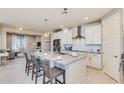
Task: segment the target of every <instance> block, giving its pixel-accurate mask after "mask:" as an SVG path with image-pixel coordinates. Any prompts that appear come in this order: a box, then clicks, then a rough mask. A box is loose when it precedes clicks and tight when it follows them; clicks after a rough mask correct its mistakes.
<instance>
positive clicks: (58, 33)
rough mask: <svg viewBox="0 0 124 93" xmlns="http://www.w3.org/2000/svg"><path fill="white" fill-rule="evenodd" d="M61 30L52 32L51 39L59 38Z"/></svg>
mask: <svg viewBox="0 0 124 93" xmlns="http://www.w3.org/2000/svg"><path fill="white" fill-rule="evenodd" d="M61 32H62V31H59V32H56V33H54V34H53V39H61V34H62V33H61Z"/></svg>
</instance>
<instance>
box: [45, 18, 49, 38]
mask: <svg viewBox="0 0 124 93" xmlns="http://www.w3.org/2000/svg"><path fill="white" fill-rule="evenodd" d="M44 21H45V32H47V21H48V19H44ZM44 37H48V35H47V33H45V34H44Z"/></svg>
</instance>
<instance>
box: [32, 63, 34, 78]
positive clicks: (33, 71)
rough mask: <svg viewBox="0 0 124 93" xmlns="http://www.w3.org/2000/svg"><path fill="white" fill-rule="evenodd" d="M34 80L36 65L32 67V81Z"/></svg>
mask: <svg viewBox="0 0 124 93" xmlns="http://www.w3.org/2000/svg"><path fill="white" fill-rule="evenodd" d="M33 78H34V65H33V67H32V80H33Z"/></svg>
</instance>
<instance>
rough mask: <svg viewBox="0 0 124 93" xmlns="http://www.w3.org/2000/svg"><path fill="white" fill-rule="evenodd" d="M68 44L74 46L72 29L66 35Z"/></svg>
mask: <svg viewBox="0 0 124 93" xmlns="http://www.w3.org/2000/svg"><path fill="white" fill-rule="evenodd" d="M65 36H66V39H67V42H66V44H72V31H71V29H69V30H68V31H67V32H66V33H65Z"/></svg>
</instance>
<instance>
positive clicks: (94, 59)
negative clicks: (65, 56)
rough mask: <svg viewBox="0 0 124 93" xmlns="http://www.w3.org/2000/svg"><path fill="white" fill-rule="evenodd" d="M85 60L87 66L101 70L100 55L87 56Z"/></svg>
mask: <svg viewBox="0 0 124 93" xmlns="http://www.w3.org/2000/svg"><path fill="white" fill-rule="evenodd" d="M87 58H88V60H87V66H89V67H93V68H97V69H102V61H101V54H89V55H88V57H87Z"/></svg>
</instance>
